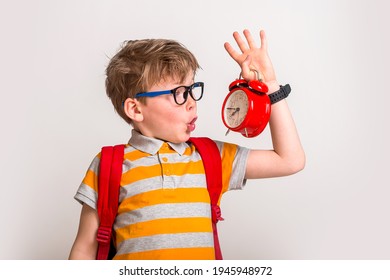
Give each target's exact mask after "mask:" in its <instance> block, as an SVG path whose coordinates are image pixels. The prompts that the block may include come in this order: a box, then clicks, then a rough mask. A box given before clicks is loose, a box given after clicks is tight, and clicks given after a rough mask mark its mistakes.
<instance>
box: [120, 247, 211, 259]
mask: <svg viewBox="0 0 390 280" xmlns="http://www.w3.org/2000/svg"><path fill="white" fill-rule="evenodd" d="M114 259H115V260H214V259H215V253H214V248H210V247H206V248H179V249H162V250H153V251H145V252H137V253H129V254H123V255H119V256H115V258H114Z"/></svg>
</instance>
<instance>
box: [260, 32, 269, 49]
mask: <svg viewBox="0 0 390 280" xmlns="http://www.w3.org/2000/svg"><path fill="white" fill-rule="evenodd" d="M260 40H261V48H262V49H265V50H267V49H268V42H267V37H266V36H265V31H264V30H260Z"/></svg>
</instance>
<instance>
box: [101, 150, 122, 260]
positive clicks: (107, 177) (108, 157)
mask: <svg viewBox="0 0 390 280" xmlns="http://www.w3.org/2000/svg"><path fill="white" fill-rule="evenodd" d="M124 148H125V145H117V146H114V147H112V146H108V147H103V148H102V151H101V156H100V169H99V187H98V192H99V194H98V202H97V211H98V215H99V219H100V225H99V229H98V232H97V241H98V252H97V257H96V258H97V259H98V260H106V259H107V257H108V253H109V251H110V242H111V235H112V225H113V224H114V221H115V217H116V215H117V212H118V201H119V188H120V180H121V177H122V164H123V155H124Z"/></svg>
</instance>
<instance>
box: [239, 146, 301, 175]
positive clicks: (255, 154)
mask: <svg viewBox="0 0 390 280" xmlns="http://www.w3.org/2000/svg"><path fill="white" fill-rule="evenodd" d="M303 166H304V164H303V163H301V162H300V161H298V160H296V161H295V160H294V158H289V159H287V158H283V157H281V156H280V155H279V154H278V153H276V152H275V151H274V150H251V151H250V152H249V156H248V161H247V166H246V172H245V178H246V179H260V178H271V177H280V176H287V175H291V174H294V173H296V172H298V171H300V170H301V169H302V168H303Z"/></svg>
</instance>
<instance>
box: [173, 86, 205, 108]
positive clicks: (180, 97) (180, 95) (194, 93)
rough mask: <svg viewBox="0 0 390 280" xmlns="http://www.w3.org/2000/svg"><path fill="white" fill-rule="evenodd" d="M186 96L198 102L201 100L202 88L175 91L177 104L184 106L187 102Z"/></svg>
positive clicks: (182, 88) (195, 87) (183, 88)
mask: <svg viewBox="0 0 390 280" xmlns="http://www.w3.org/2000/svg"><path fill="white" fill-rule="evenodd" d="M188 94H190V95H191V97H192V98H193V99H194V100H195V101H198V100H199V99H201V98H202V94H203V87H202V86H192V87H191V88H188V87H184V86H182V87H178V88H177V89H176V91H175V101H176V103H177V104H179V105H181V104H184V103H185V102H186V101H187V98H188Z"/></svg>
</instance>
